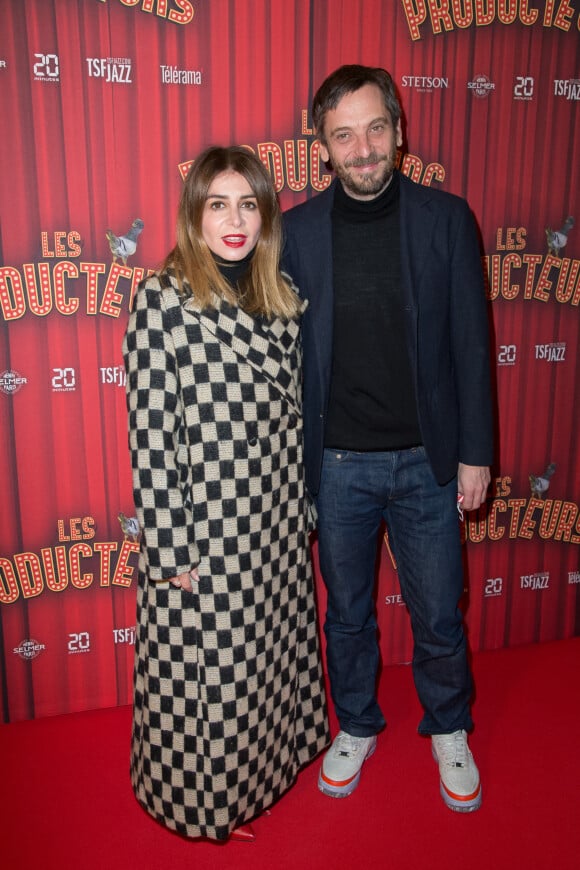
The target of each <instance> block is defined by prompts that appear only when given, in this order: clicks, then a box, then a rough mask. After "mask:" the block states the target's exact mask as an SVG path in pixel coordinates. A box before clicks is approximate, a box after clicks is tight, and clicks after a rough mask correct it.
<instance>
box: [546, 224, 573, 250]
mask: <svg viewBox="0 0 580 870" xmlns="http://www.w3.org/2000/svg"><path fill="white" fill-rule="evenodd" d="M574 223H575V221H574V218H573V217H572V215H569V216H568V217H567V218H566V220H565V221H564V223H563V224H562V226H561V228H560V229H559V230H552V229H551V228H550V227H546V241H547V243H548V253H549V254H552V256H554V257H559V256H560V251H561V250H562V248H563V247H565V245H566V242H567V241H568V233H569V232H570V230H571V229H572V227H573V226H574Z"/></svg>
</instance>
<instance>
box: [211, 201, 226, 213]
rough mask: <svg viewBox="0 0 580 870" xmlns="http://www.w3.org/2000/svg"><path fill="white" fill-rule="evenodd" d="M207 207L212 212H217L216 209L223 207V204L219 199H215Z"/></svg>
mask: <svg viewBox="0 0 580 870" xmlns="http://www.w3.org/2000/svg"><path fill="white" fill-rule="evenodd" d="M209 207H210V208H211V209H213V211H218V209H220V208H223V207H224V204H223V202H220V201H219V199H217V200H214V201H213V202H211V203H210V205H209Z"/></svg>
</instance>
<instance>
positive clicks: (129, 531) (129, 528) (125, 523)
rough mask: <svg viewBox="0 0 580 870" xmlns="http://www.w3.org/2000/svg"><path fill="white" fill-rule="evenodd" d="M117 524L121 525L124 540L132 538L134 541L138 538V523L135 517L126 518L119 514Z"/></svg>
mask: <svg viewBox="0 0 580 870" xmlns="http://www.w3.org/2000/svg"><path fill="white" fill-rule="evenodd" d="M117 518H118V520H119V522H120V523H121V528H122V530H123V535H124V536H125V540H127V538H128V537H131V538H133V540H134V541H136V540H137V538H138V537H139V532H140V529H139V522H138V520H137V517H126V516H125V514H124V513H122V512H121V513H120V514H118V516H117Z"/></svg>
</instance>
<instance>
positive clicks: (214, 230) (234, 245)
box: [201, 170, 262, 262]
mask: <svg viewBox="0 0 580 870" xmlns="http://www.w3.org/2000/svg"><path fill="white" fill-rule="evenodd" d="M261 228H262V218H261V216H260V210H259V209H258V202H257V200H256V196H255V194H254V193H253V191H252V188H251V187H250V185H249V182H248V181H247V180H246V179H245V178H244V176H243V175H240V174H239V172H234V171H233V170H227V171H226V172H220V173H219V175H216V177H215V178H214V180H213V181H212V183H211V184H210V186H209V190H208V193H207V199H206V202H205V206H204V209H203V216H202V220H201V234H202V236H203V239H204V241H205V243H206V244H207V246H208V248H209V249H210V251H212V253H214V254H216V255H217V256H218V257H221V259H222V260H231V261H233V262H235V261H237V260H243V258H244V257H246V256H247V255H248V254H249V253H250V252H251V251H253V249H254V248H255V246H256V243H257V241H258V238H259V237H260V230H261Z"/></svg>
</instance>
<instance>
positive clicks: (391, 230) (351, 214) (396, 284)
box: [324, 172, 421, 451]
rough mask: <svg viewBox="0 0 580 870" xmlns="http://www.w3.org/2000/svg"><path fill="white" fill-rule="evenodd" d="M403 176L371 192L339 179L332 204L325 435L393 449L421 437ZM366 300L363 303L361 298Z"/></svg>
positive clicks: (329, 443) (351, 444)
mask: <svg viewBox="0 0 580 870" xmlns="http://www.w3.org/2000/svg"><path fill="white" fill-rule="evenodd" d="M399 200H400V193H399V178H398V175H397V173H396V172H395V173H394V174H393V177H392V180H391V182H390V184H389V185H388V187H387V188H386V190H384V191H383V192H382V193H381V194H380V195H379V196H377V197H376V198H375V199H372V200H358V199H353V198H352V197H350V196H348V194H346V193H345V191H344V190H343V188H342V185H341V184H340V183H339V184H337V185H336V192H335V199H334V207H333V211H332V245H333V281H334V327H333V356H332V365H333V368H332V389H331V394H330V403H329V408H328V416H327V424H326V429H325V439H324V443H325V446H326V447H335V448H341V449H343V450H356V451H370V450H394V449H403V448H405V447H412V446H416V445H418V444H420V443H421V434H420V431H419V422H418V418H417V404H416V401H415V389H414V385H413V375H412V371H411V365H410V362H409V355H408V351H407V348H406V331H407V330H408V323H407V322H406V316H405V299H404V296H403V288H402V284H401V263H400V221H399V212H400V202H399ZM361 302H362V304H361Z"/></svg>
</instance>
